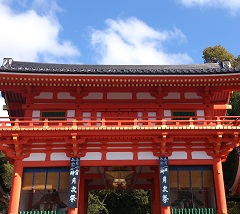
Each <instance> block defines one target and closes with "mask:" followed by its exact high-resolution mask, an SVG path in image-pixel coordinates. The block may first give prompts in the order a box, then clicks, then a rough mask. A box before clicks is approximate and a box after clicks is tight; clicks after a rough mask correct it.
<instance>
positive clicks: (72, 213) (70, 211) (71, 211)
mask: <svg viewBox="0 0 240 214" xmlns="http://www.w3.org/2000/svg"><path fill="white" fill-rule="evenodd" d="M77 211H78V209H77V208H69V209H68V214H77Z"/></svg>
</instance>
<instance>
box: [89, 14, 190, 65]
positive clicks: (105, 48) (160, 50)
mask: <svg viewBox="0 0 240 214" xmlns="http://www.w3.org/2000/svg"><path fill="white" fill-rule="evenodd" d="M106 24H107V28H106V29H104V30H96V29H92V34H91V44H92V46H93V47H94V48H95V50H96V53H97V55H98V63H100V64H184V63H190V62H192V59H191V58H190V57H189V56H188V55H187V54H185V53H167V52H166V51H165V49H164V47H163V44H164V42H166V41H167V40H170V39H176V40H177V41H180V42H182V41H185V40H186V38H185V36H184V34H183V33H182V32H181V30H179V29H177V28H174V29H173V31H166V30H164V31H160V30H155V29H153V28H151V27H150V26H148V25H147V24H145V23H144V22H142V21H140V20H138V19H137V18H134V17H132V18H129V19H126V20H113V19H107V20H106Z"/></svg>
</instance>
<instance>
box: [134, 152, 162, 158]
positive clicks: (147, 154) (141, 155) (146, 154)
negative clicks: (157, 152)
mask: <svg viewBox="0 0 240 214" xmlns="http://www.w3.org/2000/svg"><path fill="white" fill-rule="evenodd" d="M157 159H158V157H156V156H154V155H153V153H152V152H138V160H157Z"/></svg>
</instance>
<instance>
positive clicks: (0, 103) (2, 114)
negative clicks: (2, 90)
mask: <svg viewBox="0 0 240 214" xmlns="http://www.w3.org/2000/svg"><path fill="white" fill-rule="evenodd" d="M3 105H5V101H4V99H3V98H2V96H0V120H6V119H4V118H1V117H8V112H7V111H3Z"/></svg>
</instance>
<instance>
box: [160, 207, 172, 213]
mask: <svg viewBox="0 0 240 214" xmlns="http://www.w3.org/2000/svg"><path fill="white" fill-rule="evenodd" d="M161 214H171V209H170V207H161Z"/></svg>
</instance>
